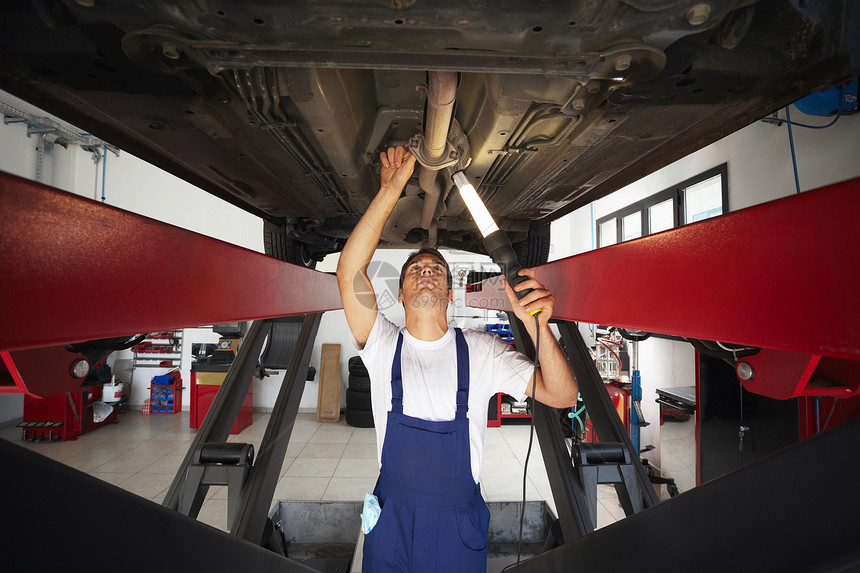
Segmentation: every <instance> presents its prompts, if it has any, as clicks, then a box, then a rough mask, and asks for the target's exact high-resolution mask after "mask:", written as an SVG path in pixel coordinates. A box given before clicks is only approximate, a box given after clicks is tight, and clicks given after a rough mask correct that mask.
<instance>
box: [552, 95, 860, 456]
mask: <svg viewBox="0 0 860 573" xmlns="http://www.w3.org/2000/svg"><path fill="white" fill-rule="evenodd" d="M791 114H792V116H791V118H792V121H794V122H798V123H805V124H810V125H824V124H826V123H829V122H830V118H821V117H810V116H806V115H804V114H803V113H801V112H800V111H798V110H797V109H796V108H792V111H791ZM781 117H785V114H784V112H782V113H781ZM792 129H793V135H794V142H795V152H796V155H797V167H798V175H799V177H798V178H799V181H800V188H801V191H808V190H811V189H816V188H818V187H822V186H824V185H828V184H832V183H837V182H840V181H844V180H847V179H852V178H855V177H858V176H860V161H858V160H857V150H858V149H860V114H858V115H853V116H843V117H841V118H840V119H839V120H838V121H837V122H836V124H835V125H833V126H832V127H829V128H827V129H821V130H815V129H805V128H800V127H794V128H792ZM722 163H727V164H728V191H729V205H728V207H729V211H737V210H738V209H743V208H745V207H750V206H752V205H756V204H759V203H764V202H766V201H771V200H774V199H778V198H781V197H786V196H788V195H792V194H794V193H795V192H796V191H795V183H794V171H793V169H792V162H791V151H790V147H789V137H788V129H787V126H786V125H785V124H783V125H782V126H781V127H776V126H773V125H769V124H765V123H762V122H756V123H753V124H752V125H750V126H748V127H746V128H744V129H742V130H740V131H738V132H736V133H734V134H732V135H729V136H727V137H725V138H723V139H721V140H720V141H718V142H716V143H714V144H712V145H709V146H708V147H705V148H703V149H701V150H699V151H697V152H695V153H693V154H691V155H689V156H687V157H685V158H684V159H681V160H680V161H677V162H675V163H673V164H671V165H668V166H666V167H664V168H663V169H660V170H659V171H657V172H655V173H652V174H651V175H649V176H647V177H644V178H642V179H640V180H639V181H637V182H635V183H633V184H631V185H628V186H627V187H624V188H622V189H619V190H618V191H616V192H615V193H613V194H611V195H609V196H607V197H604V198H603V199H599V200H597V201H595V202H593V203H592V204H590V205H588V206H585V207H582V208H580V209H578V210H576V211H574V212H573V213H571V214H569V215H567V216H565V217H562V218H561V219H559V220H558V221H556V222H554V223H553V227H552V240H553V247H552V249H551V251H550V260H556V259H561V258H564V257H567V256H571V255H576V254H579V253H583V252H586V251H589V250H591V249H593V248H594V241H595V238H594V225H595V221H596V220H597V219H599V218H600V217H603V216H604V215H608V214H610V213H613V212H615V211H617V210H619V209H622V208H624V207H626V206H628V205H630V204H632V203H635V202H637V201H640V200H642V199H644V198H645V197H648V196H650V195H653V194H654V193H658V192H660V191H662V190H664V189H667V188H669V187H671V186H673V185H677V184H678V183H681V182H682V181H685V180H687V179H690V178H691V177H694V176H696V175H699V174H700V173H702V172H704V171H707V170H708V169H711V168H713V167H716V166H718V165H721V164H722ZM621 272H623V270H622V271H621ZM645 278H646V277H639V279H645ZM639 366H640V372H641V375H642V386H643V400H642V408H643V413H644V415H645V419H646V420H647V421H649V422H651V425H650V426H648V427H646V428H643V429H642V430H641V434H640V438H641V444H642V446H643V447H644V446H645V445H648V444H652V445H654V446H657V449H656V450H655V451H653V452H651V453H649V454H646V456H645V457H647V458H648V459H649V460H650V462H651V463H652V464H653V465H655V466H656V467H658V468H659V467H660V451H659V445H660V426H659V424H658V423H657V422H659V405H658V404H656V403H655V400H656V398H657V394H656V392H655V389H656V388H672V387H677V386H693V385H694V384H695V353H694V351H693V349H692V347H691V346H689V345H688V344H686V343H680V342H673V341H667V340H660V339H654V338H651V339H649V340H646V341H644V342H642V343H641V344H640V364H639Z"/></svg>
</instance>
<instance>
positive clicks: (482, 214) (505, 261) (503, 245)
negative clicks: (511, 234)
mask: <svg viewBox="0 0 860 573" xmlns="http://www.w3.org/2000/svg"><path fill="white" fill-rule="evenodd" d="M453 179H454V184H455V185H456V186H457V189H459V190H460V196H461V197H462V198H463V201H465V203H466V208H468V209H469V213H471V214H472V219H474V220H475V224H476V225H477V226H478V230H479V231H481V236H483V237H484V247H486V249H487V252H488V253H489V255H490V258H491V259H493V262H494V263H496V264H497V265H499V267H501V269H502V274H504V275H505V278H506V279H507V281H508V283H509V284H510V285H511V288H513V287H515V286H516V285H518V284H520V283H521V282H523V281H526V280H528V277H521V276H520V275H519V274H518V273H519V272H520V269H521V268H522V267H521V266H520V263H519V261H518V260H517V253H516V252H515V251H514V247H513V245H511V240H510V239H509V238H508V236H507V235H506V234H505V232H504V231H502V230H501V229H499V226H498V225H496V222H495V221H494V220H493V217H492V215H490V212H489V211H488V210H487V207H486V206H484V202H483V201H481V198H480V197H479V196H478V192H477V191H475V187H474V186H473V185H472V184H471V183H469V180H468V179H467V178H466V175H465V174H464V173H463V172H462V171H458V172H456V173H454V176H453ZM530 292H532V289H529V288H527V289H524V290H521V291H517V290H514V294H516V295H517V298H518V299H522V298H523V297H524V296H526V295H527V294H528V293H530ZM539 312H540V310H536V311H533V312H530V313H529V314H531V315H535V314H537V313H539Z"/></svg>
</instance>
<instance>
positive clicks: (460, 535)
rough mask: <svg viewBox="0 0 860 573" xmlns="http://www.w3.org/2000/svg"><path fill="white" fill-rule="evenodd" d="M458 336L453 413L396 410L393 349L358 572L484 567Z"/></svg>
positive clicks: (465, 366) (484, 513)
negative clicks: (375, 514) (427, 416)
mask: <svg viewBox="0 0 860 573" xmlns="http://www.w3.org/2000/svg"><path fill="white" fill-rule="evenodd" d="M455 338H456V344H457V414H456V417H455V418H454V419H453V420H450V421H447V422H430V421H427V420H422V419H419V418H413V417H411V416H406V415H404V414H403V381H402V378H401V374H400V353H401V349H402V347H403V334H402V333H401V334H400V336H399V337H398V338H397V350H396V352H395V353H394V363H393V364H392V366H391V390H392V399H391V411H390V412H389V413H388V423H387V428H386V430H385V441H384V442H383V445H382V469H381V470H380V474H379V480H378V481H377V483H376V488H375V489H374V492H373V493H374V494H375V495H376V496H377V497H378V498H379V503H380V505H381V506H382V513H381V514H380V516H379V521H377V523H376V525H375V526H374V528H373V529H372V530H371V531H370V533H368V534H367V535H366V536H365V539H364V557H363V561H362V572H363V573H388V572H393V571H396V572H409V573H419V572H420V573H424V572H444V573H456V572H463V573H478V572H481V573H483V572H484V571H486V570H487V532H488V529H489V525H490V511H489V510H488V509H487V504H486V503H484V499H483V498H482V497H481V487H480V486H479V485H477V484H476V483H475V480H474V478H473V477H472V465H471V463H470V453H469V420H468V419H467V418H466V412H467V411H468V409H469V405H468V401H469V348H468V347H467V346H466V339H465V338H464V337H463V333H462V332H461V331H460V329H459V328H458V329H456V336H455Z"/></svg>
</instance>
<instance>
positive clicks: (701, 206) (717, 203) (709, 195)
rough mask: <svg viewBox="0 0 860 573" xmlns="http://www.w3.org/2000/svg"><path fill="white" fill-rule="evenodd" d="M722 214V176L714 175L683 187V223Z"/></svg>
mask: <svg viewBox="0 0 860 573" xmlns="http://www.w3.org/2000/svg"><path fill="white" fill-rule="evenodd" d="M722 214H723V194H722V177H721V176H720V175H715V176H714V177H711V178H710V179H706V180H705V181H702V182H701V183H696V184H694V185H690V186H689V187H687V188H685V189H684V223H685V224H686V223H695V222H696V221H704V220H705V219H710V218H711V217H716V216H717V215H722Z"/></svg>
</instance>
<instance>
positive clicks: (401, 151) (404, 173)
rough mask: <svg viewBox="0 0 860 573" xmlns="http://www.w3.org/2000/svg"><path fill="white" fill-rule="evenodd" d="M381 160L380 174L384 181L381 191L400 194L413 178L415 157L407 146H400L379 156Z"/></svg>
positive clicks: (390, 148)
mask: <svg viewBox="0 0 860 573" xmlns="http://www.w3.org/2000/svg"><path fill="white" fill-rule="evenodd" d="M379 159H380V161H381V162H382V170H381V171H380V173H379V175H380V178H381V180H382V182H381V185H380V187H381V189H383V190H385V189H391V190H394V189H396V190H397V193H398V194H400V192H401V191H402V190H403V188H404V187H405V186H406V183H407V181H409V178H410V177H412V170H413V169H414V168H415V156H414V155H412V154H411V153H409V150H408V149H406V147H405V146H400V147H389V148H388V149H387V150H386V151H383V152H382V153H380V154H379Z"/></svg>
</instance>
